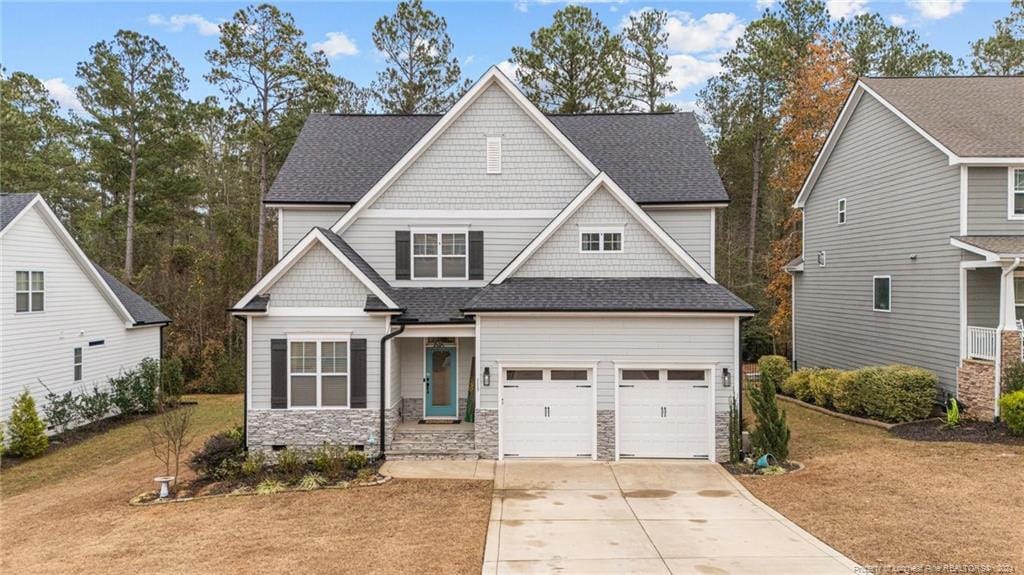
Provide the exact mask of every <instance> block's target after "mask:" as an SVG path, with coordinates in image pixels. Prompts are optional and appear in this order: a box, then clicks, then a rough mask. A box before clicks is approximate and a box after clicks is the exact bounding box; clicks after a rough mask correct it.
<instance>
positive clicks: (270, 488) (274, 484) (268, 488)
mask: <svg viewBox="0 0 1024 575" xmlns="http://www.w3.org/2000/svg"><path fill="white" fill-rule="evenodd" d="M284 487H285V486H284V483H281V482H280V481H278V480H276V479H264V480H263V481H260V484H259V485H257V486H256V493H258V494H259V495H271V494H274V493H277V492H278V491H282V490H283V489H284Z"/></svg>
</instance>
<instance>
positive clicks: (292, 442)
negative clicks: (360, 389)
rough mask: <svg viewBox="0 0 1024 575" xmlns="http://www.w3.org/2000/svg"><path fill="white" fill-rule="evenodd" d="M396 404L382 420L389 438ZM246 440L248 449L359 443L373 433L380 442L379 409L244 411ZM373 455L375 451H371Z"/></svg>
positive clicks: (366, 440) (265, 450)
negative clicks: (246, 415) (245, 414)
mask: <svg viewBox="0 0 1024 575" xmlns="http://www.w3.org/2000/svg"><path fill="white" fill-rule="evenodd" d="M398 416H399V408H398V406H397V405H396V406H394V407H392V408H391V409H389V410H388V413H387V415H386V417H385V420H384V425H385V433H386V434H387V439H388V441H389V442H390V441H391V439H392V438H393V437H394V429H395V425H396V424H397V423H398ZM246 433H247V436H248V437H247V443H248V447H249V449H250V450H253V451H262V452H266V453H269V452H271V451H272V448H273V446H275V445H284V446H287V447H289V448H294V449H314V448H316V447H319V446H320V445H322V444H323V443H325V442H326V443H332V444H337V445H345V446H348V445H362V446H364V448H365V449H369V448H368V447H365V446H366V445H367V443H368V442H369V440H370V437H373V438H374V439H375V441H376V444H377V446H378V447H379V446H380V437H379V435H380V410H379V409H306V410H289V409H259V410H250V411H249V412H248V420H247V422H246ZM374 455H376V453H374Z"/></svg>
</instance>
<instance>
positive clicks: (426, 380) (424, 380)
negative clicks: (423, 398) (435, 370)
mask: <svg viewBox="0 0 1024 575" xmlns="http://www.w3.org/2000/svg"><path fill="white" fill-rule="evenodd" d="M423 383H425V384H426V385H427V393H430V378H429V377H424V378H423Z"/></svg>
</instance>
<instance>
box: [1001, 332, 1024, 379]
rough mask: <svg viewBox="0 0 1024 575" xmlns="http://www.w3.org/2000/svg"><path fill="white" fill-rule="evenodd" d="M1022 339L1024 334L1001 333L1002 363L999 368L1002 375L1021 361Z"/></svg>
mask: <svg viewBox="0 0 1024 575" xmlns="http://www.w3.org/2000/svg"><path fill="white" fill-rule="evenodd" d="M1022 337H1024V333H1022V332H1019V331H1017V330H1006V331H1004V332H1003V341H1002V342H1001V343H1002V348H1001V349H1002V363H1001V364H1000V367H1001V368H1002V370H1003V373H1004V374H1005V373H1006V370H1007V369H1009V367H1010V366H1011V365H1013V364H1015V363H1017V362H1019V361H1021V338H1022Z"/></svg>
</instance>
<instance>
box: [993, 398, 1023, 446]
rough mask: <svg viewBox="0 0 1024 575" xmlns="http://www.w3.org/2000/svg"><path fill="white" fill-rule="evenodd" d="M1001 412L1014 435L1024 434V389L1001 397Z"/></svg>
mask: <svg viewBox="0 0 1024 575" xmlns="http://www.w3.org/2000/svg"><path fill="white" fill-rule="evenodd" d="M999 413H1000V414H1001V416H1002V418H1003V421H1005V422H1006V427H1009V428H1010V432H1011V433H1013V434H1014V435H1024V390H1018V391H1015V392H1013V393H1008V394H1006V395H1004V396H1002V397H1000V398H999Z"/></svg>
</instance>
